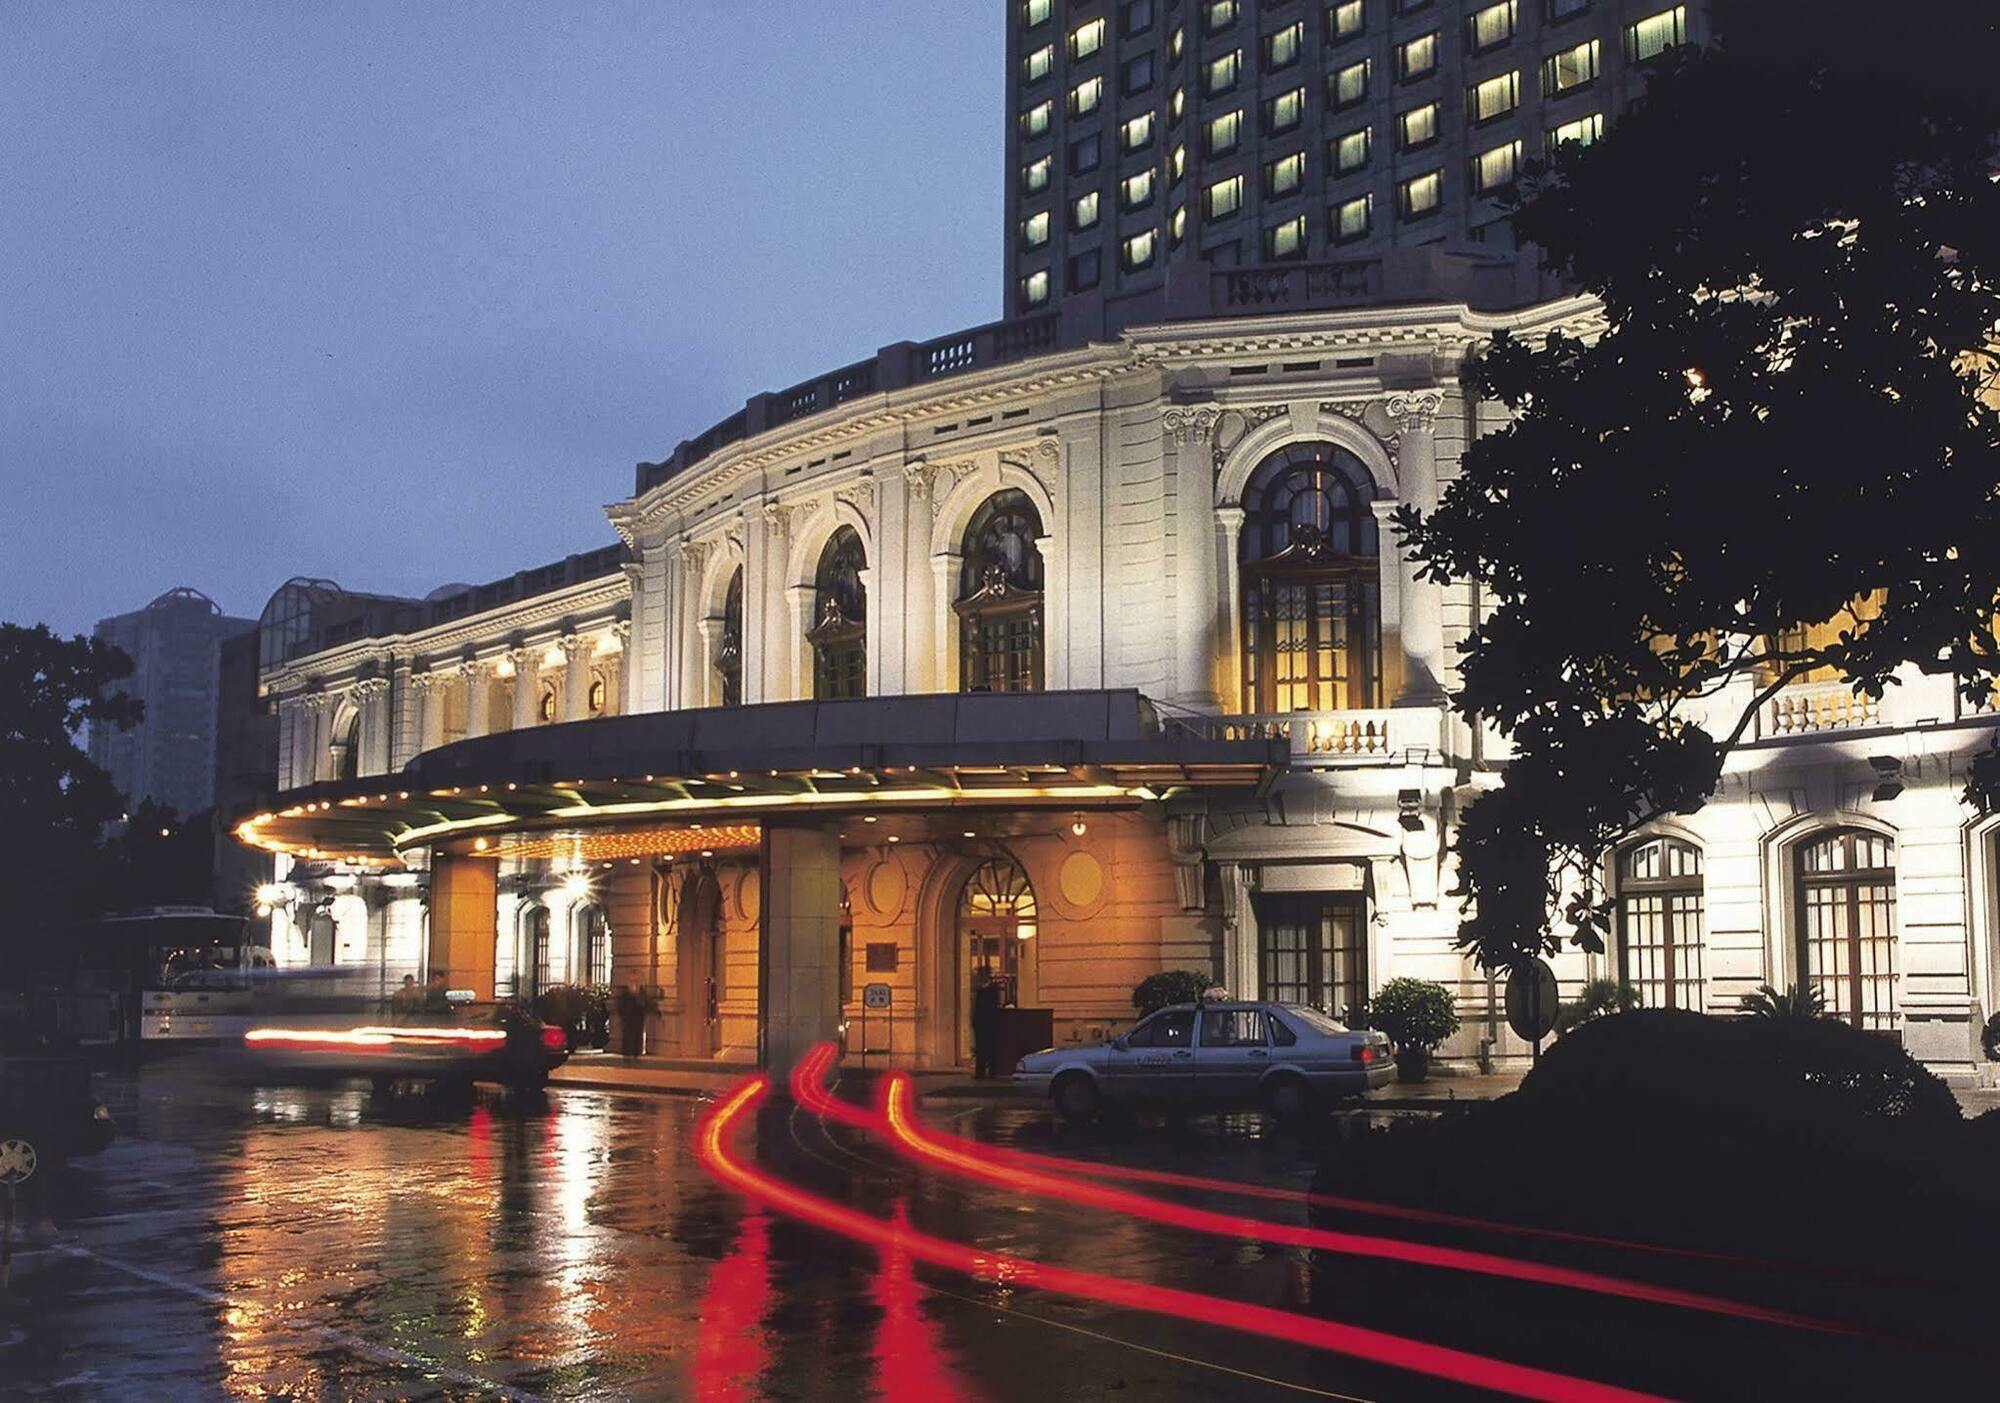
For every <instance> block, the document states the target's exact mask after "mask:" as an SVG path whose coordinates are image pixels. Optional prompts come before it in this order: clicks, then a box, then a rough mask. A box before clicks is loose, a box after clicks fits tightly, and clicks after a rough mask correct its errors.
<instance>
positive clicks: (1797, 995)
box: [1740, 984, 1826, 1018]
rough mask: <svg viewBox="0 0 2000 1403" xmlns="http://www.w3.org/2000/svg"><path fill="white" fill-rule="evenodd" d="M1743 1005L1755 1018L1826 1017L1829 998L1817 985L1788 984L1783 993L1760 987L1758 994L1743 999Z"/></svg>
mask: <svg viewBox="0 0 2000 1403" xmlns="http://www.w3.org/2000/svg"><path fill="white" fill-rule="evenodd" d="M1740 1006H1741V1008H1742V1010H1743V1012H1744V1013H1746V1014H1748V1015H1749V1016H1750V1017H1752V1018H1823V1017H1825V1016H1826V995H1825V994H1823V993H1821V992H1820V990H1819V986H1818V985H1816V984H1807V985H1805V986H1804V987H1801V986H1799V985H1797V984H1787V985H1786V986H1785V987H1784V989H1783V990H1782V991H1781V990H1778V989H1774V988H1772V987H1771V986H1770V985H1769V984H1759V985H1758V986H1757V992H1756V993H1754V994H1745V995H1744V996H1743V998H1742V1000H1741V1002H1740Z"/></svg>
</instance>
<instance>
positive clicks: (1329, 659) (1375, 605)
mask: <svg viewBox="0 0 2000 1403" xmlns="http://www.w3.org/2000/svg"><path fill="white" fill-rule="evenodd" d="M1367 481H1368V476H1367V471H1366V469H1364V468H1363V467H1362V466H1361V464H1360V463H1359V462H1358V461H1357V460H1356V459H1355V458H1354V456H1353V455H1352V454H1350V453H1348V452H1346V451H1345V450H1344V449H1340V448H1336V447H1335V446H1334V445H1332V444H1330V443H1297V444H1293V445H1291V446H1290V447H1288V448H1282V449H1280V450H1278V452H1276V453H1274V454H1272V455H1271V456H1270V457H1269V458H1266V459H1265V460H1264V462H1263V463H1262V464H1261V465H1259V467H1258V468H1257V471H1256V472H1255V473H1254V474H1252V475H1251V478H1250V483H1249V486H1248V487H1246V488H1245V489H1244V493H1243V505H1244V518H1243V536H1242V539H1241V541H1240V542H1239V543H1238V554H1237V558H1238V560H1239V561H1240V562H1241V571H1242V577H1243V709H1244V710H1245V711H1252V712H1260V711H1261V712H1284V711H1338V710H1343V709H1349V708H1365V707H1372V706H1375V705H1378V704H1379V698H1380V695H1381V690H1382V671H1381V654H1382V646H1381V609H1380V594H1381V570H1380V561H1379V560H1378V558H1377V548H1376V535H1375V514H1374V511H1373V510H1372V508H1371V505H1370V499H1369V493H1368V491H1367V490H1366V489H1365V487H1364V486H1363V484H1365V483H1366V482H1367Z"/></svg>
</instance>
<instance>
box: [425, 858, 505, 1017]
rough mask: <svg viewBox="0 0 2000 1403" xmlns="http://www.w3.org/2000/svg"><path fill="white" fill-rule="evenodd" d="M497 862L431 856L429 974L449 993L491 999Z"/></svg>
mask: <svg viewBox="0 0 2000 1403" xmlns="http://www.w3.org/2000/svg"><path fill="white" fill-rule="evenodd" d="M499 877H500V864H499V863H497V862H494V861H491V860H490V859H487V858H478V857H454V856H452V855H450V854H448V853H440V852H433V853H432V854H431V936H430V961H429V963H430V972H431V973H432V974H442V975H443V976H444V977H445V983H446V985H447V986H448V987H449V988H453V989H470V990H472V992H473V995H474V997H476V998H478V999H481V1000H491V999H492V997H493V964H494V943H495V934H496V932H497V930H498V925H497V912H498V910H499Z"/></svg>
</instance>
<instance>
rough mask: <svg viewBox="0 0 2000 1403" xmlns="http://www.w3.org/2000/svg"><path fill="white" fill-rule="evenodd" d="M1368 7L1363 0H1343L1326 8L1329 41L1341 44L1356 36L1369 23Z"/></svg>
mask: <svg viewBox="0 0 2000 1403" xmlns="http://www.w3.org/2000/svg"><path fill="white" fill-rule="evenodd" d="M1367 20H1368V11H1367V7H1366V6H1365V5H1363V4H1362V0H1341V3H1339V4H1337V5H1329V6H1327V9H1326V37H1327V42H1328V43H1333V44H1339V43H1344V42H1345V41H1347V40H1349V39H1352V38H1354V37H1355V36H1356V35H1357V34H1359V33H1360V32H1361V30H1362V27H1363V26H1364V25H1365V24H1366V23H1367Z"/></svg>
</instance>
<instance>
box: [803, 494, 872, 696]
mask: <svg viewBox="0 0 2000 1403" xmlns="http://www.w3.org/2000/svg"><path fill="white" fill-rule="evenodd" d="M867 567H868V556H867V554H866V552H865V551H864V550H863V549H862V546H861V535H860V533H859V532H857V531H856V530H855V529H854V528H853V527H852V526H843V527H841V528H840V529H839V530H837V531H835V532H834V533H833V535H832V536H831V537H829V538H828V540H827V543H826V549H825V550H823V551H821V552H820V555H819V569H818V570H817V571H816V572H815V573H814V575H813V625H812V627H811V628H810V629H809V630H807V632H806V641H807V642H808V643H810V644H812V650H813V695H814V696H815V697H817V698H819V699H820V700H822V701H836V700H839V699H841V698H844V697H865V696H867V695H868V667H867V663H868V591H867V590H866V588H865V587H864V586H863V585H862V583H861V572H862V571H863V570H865V569H866V568H867Z"/></svg>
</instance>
